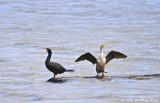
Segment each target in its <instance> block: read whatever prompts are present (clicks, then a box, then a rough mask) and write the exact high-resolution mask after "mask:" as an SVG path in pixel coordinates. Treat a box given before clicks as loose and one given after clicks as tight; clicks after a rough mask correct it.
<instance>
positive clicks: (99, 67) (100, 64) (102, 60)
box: [75, 45, 127, 76]
mask: <svg viewBox="0 0 160 103" xmlns="http://www.w3.org/2000/svg"><path fill="white" fill-rule="evenodd" d="M103 48H104V45H101V47H100V52H101V54H100V56H99V58H98V59H96V58H95V57H94V56H93V55H92V54H91V53H89V52H88V53H85V54H83V55H81V56H80V57H79V58H78V59H77V60H76V61H75V62H79V61H82V60H88V61H90V62H91V63H93V65H94V64H96V72H97V76H98V74H99V73H102V76H104V69H105V64H107V63H108V62H109V61H110V60H112V59H114V58H117V59H118V58H126V57H127V56H126V55H125V54H122V53H120V52H117V51H110V52H109V53H108V55H107V56H106V57H104V54H103Z"/></svg>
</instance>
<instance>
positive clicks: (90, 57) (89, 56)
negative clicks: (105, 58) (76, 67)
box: [75, 53, 97, 64]
mask: <svg viewBox="0 0 160 103" xmlns="http://www.w3.org/2000/svg"><path fill="white" fill-rule="evenodd" d="M82 60H88V61H90V62H92V63H93V64H95V63H97V59H96V58H95V57H94V56H93V55H92V54H91V53H85V54H83V55H81V56H80V57H79V58H78V59H77V60H76V61H75V62H79V61H82Z"/></svg>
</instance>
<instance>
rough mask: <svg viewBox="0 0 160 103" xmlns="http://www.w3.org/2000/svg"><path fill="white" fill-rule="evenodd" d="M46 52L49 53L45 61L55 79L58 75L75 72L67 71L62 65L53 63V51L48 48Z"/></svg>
mask: <svg viewBox="0 0 160 103" xmlns="http://www.w3.org/2000/svg"><path fill="white" fill-rule="evenodd" d="M46 51H47V52H48V56H47V59H46V61H45V64H46V67H47V69H48V70H49V71H51V72H53V74H54V77H53V79H55V76H56V75H57V74H61V73H64V72H73V71H74V70H66V69H65V68H64V67H63V66H62V65H61V64H59V63H56V62H51V61H50V59H51V55H52V51H51V49H49V48H46Z"/></svg>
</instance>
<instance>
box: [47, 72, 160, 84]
mask: <svg viewBox="0 0 160 103" xmlns="http://www.w3.org/2000/svg"><path fill="white" fill-rule="evenodd" d="M80 78H81V79H82V78H84V79H92V78H93V79H98V80H101V81H111V80H112V79H131V80H150V79H152V78H160V74H146V75H132V76H84V77H81V76H72V77H61V78H56V79H55V78H50V79H49V80H47V82H50V83H65V82H67V81H68V80H69V79H80Z"/></svg>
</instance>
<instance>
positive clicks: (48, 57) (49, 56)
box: [46, 53, 52, 61]
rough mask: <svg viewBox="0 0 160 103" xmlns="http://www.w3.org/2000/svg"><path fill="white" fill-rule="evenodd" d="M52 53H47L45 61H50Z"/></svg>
mask: <svg viewBox="0 0 160 103" xmlns="http://www.w3.org/2000/svg"><path fill="white" fill-rule="evenodd" d="M51 55H52V53H48V56H47V59H46V61H50V59H51Z"/></svg>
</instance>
